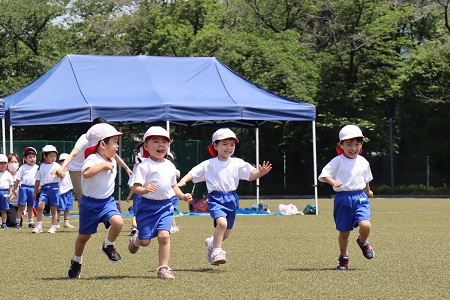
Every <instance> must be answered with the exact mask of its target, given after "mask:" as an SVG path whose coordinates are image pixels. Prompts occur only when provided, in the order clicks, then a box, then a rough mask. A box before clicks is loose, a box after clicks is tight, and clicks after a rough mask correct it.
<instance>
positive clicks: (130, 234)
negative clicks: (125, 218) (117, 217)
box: [128, 226, 138, 236]
mask: <svg viewBox="0 0 450 300" xmlns="http://www.w3.org/2000/svg"><path fill="white" fill-rule="evenodd" d="M137 231H138V230H137V227H136V226H131V230H130V233H129V234H128V235H129V236H133V235H134V234H135V233H136V232H137Z"/></svg>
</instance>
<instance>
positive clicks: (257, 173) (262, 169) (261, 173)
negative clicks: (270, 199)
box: [249, 161, 272, 181]
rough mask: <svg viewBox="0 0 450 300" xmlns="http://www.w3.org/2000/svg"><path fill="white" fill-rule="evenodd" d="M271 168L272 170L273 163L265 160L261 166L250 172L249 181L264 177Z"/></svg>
mask: <svg viewBox="0 0 450 300" xmlns="http://www.w3.org/2000/svg"><path fill="white" fill-rule="evenodd" d="M270 170H272V164H271V163H270V162H268V161H263V164H262V165H259V168H258V169H257V170H254V171H253V172H252V173H251V174H250V178H249V181H253V180H256V179H258V178H261V177H263V176H264V175H266V174H267V173H269V172H270Z"/></svg>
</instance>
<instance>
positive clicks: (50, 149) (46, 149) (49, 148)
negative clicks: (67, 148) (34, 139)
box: [42, 145, 58, 153]
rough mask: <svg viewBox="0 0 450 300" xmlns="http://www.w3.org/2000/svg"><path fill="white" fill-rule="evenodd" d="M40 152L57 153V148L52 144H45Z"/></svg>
mask: <svg viewBox="0 0 450 300" xmlns="http://www.w3.org/2000/svg"><path fill="white" fill-rule="evenodd" d="M42 152H56V153H58V150H56V147H55V146H53V145H46V146H44V148H42Z"/></svg>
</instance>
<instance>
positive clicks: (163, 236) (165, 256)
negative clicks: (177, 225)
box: [158, 230, 170, 266]
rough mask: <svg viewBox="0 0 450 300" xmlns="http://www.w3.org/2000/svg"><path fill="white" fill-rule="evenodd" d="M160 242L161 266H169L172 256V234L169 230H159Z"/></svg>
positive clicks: (159, 255)
mask: <svg viewBox="0 0 450 300" xmlns="http://www.w3.org/2000/svg"><path fill="white" fill-rule="evenodd" d="M158 243H159V249H158V257H159V266H167V265H169V257H170V234H169V232H168V231H167V230H159V231H158Z"/></svg>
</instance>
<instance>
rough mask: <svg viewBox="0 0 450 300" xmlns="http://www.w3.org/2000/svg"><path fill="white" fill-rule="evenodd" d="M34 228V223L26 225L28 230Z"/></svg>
mask: <svg viewBox="0 0 450 300" xmlns="http://www.w3.org/2000/svg"><path fill="white" fill-rule="evenodd" d="M35 227H36V225H35V224H34V223H28V228H31V229H33V228H35Z"/></svg>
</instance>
